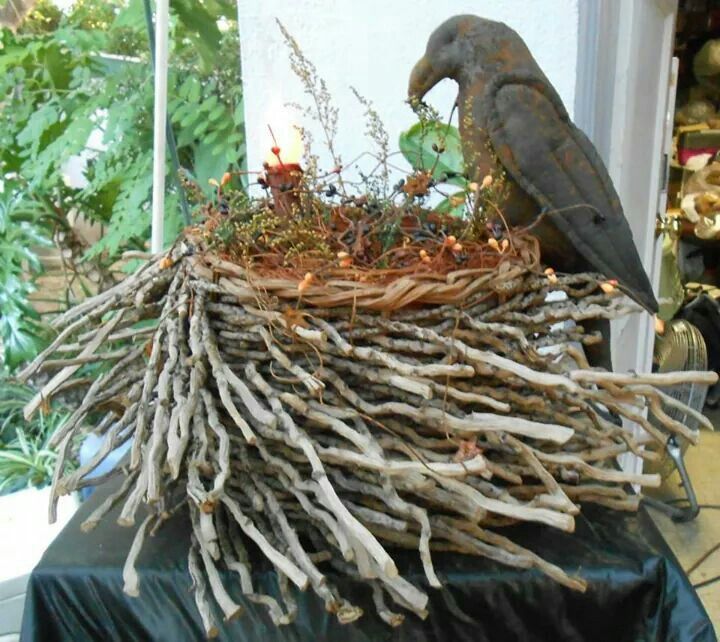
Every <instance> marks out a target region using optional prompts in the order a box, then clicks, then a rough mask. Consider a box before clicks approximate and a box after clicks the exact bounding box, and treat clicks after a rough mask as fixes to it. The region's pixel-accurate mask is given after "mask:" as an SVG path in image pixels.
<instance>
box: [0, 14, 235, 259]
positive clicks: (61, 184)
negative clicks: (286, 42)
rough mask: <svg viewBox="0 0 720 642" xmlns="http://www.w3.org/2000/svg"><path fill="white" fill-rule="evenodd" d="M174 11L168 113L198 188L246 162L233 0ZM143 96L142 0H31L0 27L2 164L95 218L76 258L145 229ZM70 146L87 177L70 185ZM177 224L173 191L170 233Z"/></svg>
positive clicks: (148, 115)
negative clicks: (12, 22) (60, 2)
mask: <svg viewBox="0 0 720 642" xmlns="http://www.w3.org/2000/svg"><path fill="white" fill-rule="evenodd" d="M172 10H173V20H172V34H171V38H172V40H171V43H172V44H171V46H172V52H171V68H170V70H169V81H168V86H169V88H170V89H169V96H170V104H169V111H170V114H171V119H172V123H173V126H174V128H175V132H176V135H177V141H178V152H179V157H180V161H181V164H182V165H183V167H184V168H185V169H187V170H188V171H189V172H190V173H191V174H192V175H194V176H196V177H197V178H198V180H199V182H200V184H201V185H204V186H207V179H208V178H210V177H212V176H214V177H219V176H222V174H223V172H224V171H225V170H226V169H229V168H231V167H233V168H235V169H238V168H240V167H241V166H242V164H243V162H244V134H243V131H242V124H243V123H242V113H243V111H242V90H241V84H240V79H239V73H238V63H237V56H238V44H237V30H236V28H235V26H234V23H233V19H234V15H235V11H236V8H235V4H234V3H232V2H230V1H229V0H204V1H201V0H177V1H175V2H173V3H172ZM219 24H224V25H227V27H228V28H227V30H226V31H221V29H220V27H219ZM152 104H153V82H152V71H151V59H150V53H149V47H148V41H147V34H146V25H145V20H144V12H143V2H142V0H111V1H109V2H108V1H106V0H77V1H76V2H75V3H74V4H73V6H72V8H71V10H69V12H67V13H62V12H60V13H59V15H58V11H57V9H55V8H54V7H52V5H51V4H50V3H49V2H40V3H38V5H37V6H36V9H35V10H34V11H33V12H32V13H31V14H30V16H29V18H28V19H27V20H26V22H25V23H23V25H22V26H21V28H20V30H19V31H18V33H17V34H13V33H12V32H10V31H8V30H5V31H3V32H2V33H1V34H0V168H1V169H2V170H3V171H4V173H6V174H7V173H8V172H12V173H15V174H16V175H17V176H18V177H19V179H20V180H19V181H18V183H17V185H21V186H22V191H23V192H24V194H25V195H26V196H28V195H32V196H33V198H37V199H39V200H41V201H44V202H49V203H51V204H52V206H53V208H54V209H55V210H56V211H57V213H58V214H59V215H60V216H61V217H64V218H67V216H68V215H69V213H70V212H79V213H82V214H83V215H84V216H85V217H87V218H89V219H90V220H92V221H95V222H97V223H100V224H102V225H103V226H104V234H103V236H102V238H101V239H100V241H99V242H98V243H96V244H94V245H93V246H92V247H90V248H88V249H87V252H86V255H85V257H84V258H85V259H88V258H98V257H103V258H105V259H106V261H105V265H107V264H108V263H109V262H110V261H112V260H113V259H114V258H115V257H116V256H117V255H118V254H119V253H120V252H121V251H123V250H124V249H128V248H141V247H143V246H144V243H145V241H146V239H147V237H148V231H149V221H150V216H149V203H150V195H151V166H152V126H153V118H152ZM91 147H92V148H91ZM78 155H80V156H81V157H84V158H85V159H86V160H87V165H86V168H85V170H84V176H83V179H84V183H85V184H81V185H78V184H75V185H68V181H67V164H68V162H70V161H71V159H76V158H77V157H78ZM170 171H171V167H170V163H168V174H169V173H170ZM171 184H172V182H171V181H168V185H171ZM182 224H183V222H182V220H181V217H180V215H179V212H178V195H177V193H174V192H172V193H171V194H169V197H168V199H167V204H166V225H165V227H166V230H167V239H168V240H171V239H174V237H175V235H176V233H177V232H178V230H179V228H180V227H181V226H182Z"/></svg>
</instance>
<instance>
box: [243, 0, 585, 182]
mask: <svg viewBox="0 0 720 642" xmlns="http://www.w3.org/2000/svg"><path fill="white" fill-rule="evenodd" d="M579 2H580V0H453V1H448V0H446V1H445V2H443V1H442V0H265V1H264V2H250V1H248V0H241V1H240V3H239V23H240V40H241V47H242V52H241V53H242V65H243V84H244V87H245V116H246V128H247V141H248V166H249V168H250V169H259V168H260V166H261V164H262V161H263V159H264V157H265V156H266V154H267V150H268V149H269V147H270V146H271V142H270V138H269V134H268V130H267V125H268V124H270V125H271V126H272V127H273V129H274V130H275V131H278V130H282V129H283V126H284V125H285V124H286V123H287V122H289V121H290V120H292V121H293V122H294V123H295V124H303V125H307V124H308V123H305V122H302V123H301V122H300V120H301V119H300V118H299V117H298V116H296V115H293V113H292V112H291V113H290V115H287V114H282V110H281V108H280V106H281V105H282V104H284V103H287V102H298V103H301V104H302V105H307V104H308V96H306V95H305V94H303V91H302V87H301V85H300V84H299V82H298V81H297V79H296V78H295V76H294V75H293V73H292V71H291V69H290V65H289V63H288V56H287V49H286V46H285V44H284V42H283V39H282V35H281V33H280V31H279V29H278V27H277V25H276V24H275V18H276V17H277V18H279V19H280V20H282V22H283V23H284V25H285V26H286V27H287V29H288V30H289V31H290V33H291V34H292V35H293V36H294V37H295V38H296V40H297V41H298V43H299V44H300V46H301V48H302V50H303V52H304V53H305V55H306V56H307V58H308V59H309V60H310V61H312V62H313V63H314V64H315V66H316V67H317V69H318V73H319V74H320V76H321V77H322V78H324V79H325V80H326V81H327V85H328V88H329V90H330V92H331V94H332V96H333V100H334V103H335V105H336V106H337V107H338V108H339V112H340V114H339V132H338V136H337V142H338V148H339V150H341V152H340V153H341V155H342V157H343V159H344V161H345V162H348V161H349V160H351V159H352V158H354V157H355V156H357V155H358V154H359V153H361V152H363V151H366V150H367V149H368V147H369V145H370V143H369V141H367V140H366V139H365V137H364V136H363V131H364V127H365V125H364V121H363V109H362V107H361V106H360V105H359V104H358V102H357V100H356V98H355V97H354V96H353V94H352V92H351V91H350V88H349V87H350V85H352V86H354V87H355V88H356V89H357V90H358V91H359V92H360V93H361V94H362V95H364V96H365V97H366V98H368V99H370V100H371V101H373V103H374V104H375V107H376V109H377V111H378V112H379V114H380V116H381V118H382V120H383V122H384V123H385V126H386V128H387V129H388V131H389V133H390V139H391V145H392V146H393V147H395V146H396V141H397V136H398V134H399V133H400V132H401V131H402V130H403V129H406V128H407V127H408V126H409V125H411V124H412V123H413V122H414V120H415V119H414V114H413V113H412V112H411V111H410V109H409V107H408V106H407V105H406V104H405V103H404V100H405V96H406V88H407V80H408V76H409V73H410V70H411V69H412V66H413V64H414V63H415V61H416V60H417V59H418V58H419V57H420V56H421V55H422V53H423V51H424V49H425V44H426V42H427V38H428V36H429V35H430V33H431V32H432V31H433V29H434V28H435V27H437V26H438V25H439V24H440V23H442V22H443V21H444V20H445V19H447V18H449V17H450V16H452V15H456V14H460V13H475V14H477V15H482V16H484V17H488V18H492V19H495V20H502V21H504V22H506V23H508V24H509V25H510V26H512V27H513V28H515V29H516V30H517V31H518V32H519V33H520V35H521V36H522V37H523V38H524V39H525V40H526V42H527V44H528V46H529V47H530V50H531V51H532V52H533V54H534V55H535V57H536V58H537V60H538V62H539V63H540V66H541V67H542V68H543V69H544V70H545V72H546V73H547V75H548V76H549V78H550V80H551V81H552V83H553V84H554V85H555V87H556V88H557V90H558V91H559V93H560V96H561V97H562V99H563V100H564V101H565V105H566V106H567V108H568V110H569V111H570V113H571V114H572V112H573V107H574V103H575V85H576V70H577V62H578V12H579V9H578V6H579ZM455 95H456V90H455V84H454V83H453V82H452V81H449V80H446V81H444V82H443V83H441V84H440V85H438V86H437V87H436V88H435V89H434V90H433V91H432V92H430V94H428V96H427V101H428V102H430V103H431V104H432V105H434V106H435V107H437V108H438V109H439V110H440V112H441V114H443V115H447V114H449V112H450V108H451V107H452V104H453V101H454V98H455ZM283 121H284V122H283ZM310 129H311V131H312V132H313V135H314V139H315V140H316V141H317V142H316V144H315V148H314V151H315V152H316V153H318V152H321V151H322V150H321V149H320V145H319V141H320V140H321V139H322V137H321V133H320V131H318V129H317V127H311V128H310ZM321 159H322V160H323V161H324V162H325V163H326V166H327V167H331V165H330V161H329V160H328V157H327V155H321Z"/></svg>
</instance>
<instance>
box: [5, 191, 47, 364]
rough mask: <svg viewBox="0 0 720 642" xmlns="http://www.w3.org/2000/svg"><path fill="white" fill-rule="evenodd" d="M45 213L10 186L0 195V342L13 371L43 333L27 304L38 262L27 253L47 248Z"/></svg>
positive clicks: (30, 354) (29, 355)
mask: <svg viewBox="0 0 720 642" xmlns="http://www.w3.org/2000/svg"><path fill="white" fill-rule="evenodd" d="M49 218H50V217H48V216H46V212H45V210H44V209H43V208H42V207H40V206H39V205H38V204H37V203H36V202H35V201H33V200H26V199H24V198H23V196H22V193H21V192H20V191H18V190H14V189H13V184H12V183H9V184H7V185H6V186H5V191H3V192H0V338H1V339H2V345H3V350H4V357H5V364H6V366H7V367H8V368H9V369H11V370H12V369H14V368H15V367H17V366H18V365H19V364H20V363H22V362H24V361H26V360H27V359H30V358H32V357H33V356H34V355H35V354H36V353H37V351H38V349H40V348H41V347H42V343H43V334H44V332H43V330H42V325H41V324H40V317H39V315H38V313H37V312H36V311H35V310H34V309H33V308H32V307H31V306H30V305H29V304H28V301H27V298H28V295H29V294H30V293H31V292H33V291H34V289H35V286H34V283H33V278H34V277H35V276H36V275H37V274H39V272H40V271H41V265H40V261H39V260H38V258H37V256H36V255H35V253H34V252H33V251H32V250H31V249H30V248H32V247H38V246H43V245H49V241H48V240H47V238H46V235H45V234H46V233H47V230H48V228H49V227H50V225H51V222H50V220H49Z"/></svg>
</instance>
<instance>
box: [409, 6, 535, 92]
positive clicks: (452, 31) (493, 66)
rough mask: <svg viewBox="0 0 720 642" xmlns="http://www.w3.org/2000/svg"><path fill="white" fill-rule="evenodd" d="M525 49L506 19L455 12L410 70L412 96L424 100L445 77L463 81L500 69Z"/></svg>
mask: <svg viewBox="0 0 720 642" xmlns="http://www.w3.org/2000/svg"><path fill="white" fill-rule="evenodd" d="M518 44H519V48H518ZM525 52H527V49H526V48H525V46H524V43H523V42H522V40H521V38H520V37H519V36H518V35H517V33H516V32H515V31H513V30H512V29H511V28H510V27H508V26H507V25H505V24H503V23H502V22H495V21H493V20H487V19H485V18H479V17H477V16H471V15H464V16H455V17H453V18H450V19H448V20H446V21H445V22H443V23H442V24H441V25H440V26H439V27H438V28H437V29H435V31H433V33H432V35H431V36H430V39H429V40H428V44H427V47H426V49H425V55H424V56H423V57H422V58H420V60H418V62H417V64H416V65H415V67H414V68H413V70H412V73H411V74H410V83H409V85H408V98H409V99H411V100H422V98H423V96H425V94H426V93H427V92H428V91H430V90H431V89H432V88H433V87H434V86H435V85H437V83H439V82H440V81H441V80H442V79H443V78H451V79H453V80H455V81H457V82H458V83H460V84H461V85H462V83H463V82H464V81H466V80H467V81H469V80H471V78H472V77H473V76H476V75H478V74H482V73H492V72H494V71H496V70H500V68H501V67H502V66H503V65H504V60H505V59H510V62H517V61H518V60H517V59H519V58H524V57H525V55H526V53H525ZM527 55H529V52H527Z"/></svg>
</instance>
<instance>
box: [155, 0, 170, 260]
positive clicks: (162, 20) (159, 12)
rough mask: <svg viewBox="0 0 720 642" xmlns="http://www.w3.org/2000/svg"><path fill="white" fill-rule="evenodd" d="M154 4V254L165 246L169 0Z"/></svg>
mask: <svg viewBox="0 0 720 642" xmlns="http://www.w3.org/2000/svg"><path fill="white" fill-rule="evenodd" d="M155 6H156V9H155V121H154V125H153V126H154V131H153V134H154V136H153V192H152V235H151V240H150V250H151V251H152V252H153V253H156V252H162V249H163V223H164V214H165V134H166V129H165V128H166V122H167V68H168V30H169V17H170V15H169V14H170V7H169V0H157V2H156V5H155Z"/></svg>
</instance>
